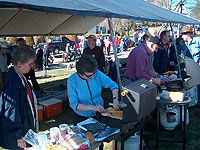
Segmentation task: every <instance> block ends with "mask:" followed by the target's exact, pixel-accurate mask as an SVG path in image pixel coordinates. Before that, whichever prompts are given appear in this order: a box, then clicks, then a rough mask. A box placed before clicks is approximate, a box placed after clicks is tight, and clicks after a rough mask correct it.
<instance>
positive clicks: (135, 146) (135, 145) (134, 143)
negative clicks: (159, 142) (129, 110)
mask: <svg viewBox="0 0 200 150" xmlns="http://www.w3.org/2000/svg"><path fill="white" fill-rule="evenodd" d="M139 149H140V136H139V135H134V136H131V137H130V138H129V139H128V140H126V141H125V143H124V150H139Z"/></svg>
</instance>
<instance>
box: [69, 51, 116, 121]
mask: <svg viewBox="0 0 200 150" xmlns="http://www.w3.org/2000/svg"><path fill="white" fill-rule="evenodd" d="M97 67H98V65H97V62H96V60H95V59H94V58H93V57H92V56H90V55H87V54H85V55H83V56H82V57H81V58H80V60H79V61H78V62H77V63H76V70H77V72H76V73H74V74H73V75H71V76H70V77H69V79H68V81H67V87H68V97H69V102H70V107H71V108H72V109H73V110H74V112H75V113H74V121H75V124H77V123H78V122H81V121H83V120H86V119H87V118H88V117H95V116H96V114H97V112H99V113H102V112H104V111H105V109H104V101H103V98H102V97H101V91H102V87H104V88H110V89H111V91H112V94H113V107H114V109H119V101H118V86H117V84H116V83H115V82H114V81H112V80H111V79H110V78H109V77H108V76H106V75H105V74H104V73H102V72H101V71H99V70H98V69H97Z"/></svg>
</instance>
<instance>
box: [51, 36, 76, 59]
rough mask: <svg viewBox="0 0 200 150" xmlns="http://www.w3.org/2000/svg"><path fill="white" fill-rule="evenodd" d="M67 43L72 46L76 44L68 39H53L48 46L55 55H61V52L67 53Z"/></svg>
mask: <svg viewBox="0 0 200 150" xmlns="http://www.w3.org/2000/svg"><path fill="white" fill-rule="evenodd" d="M67 43H70V45H74V44H75V42H74V41H71V40H70V39H68V38H67V37H53V39H52V40H51V42H50V43H49V44H48V48H49V50H50V52H52V53H53V54H54V55H57V54H61V51H65V47H66V44H67Z"/></svg>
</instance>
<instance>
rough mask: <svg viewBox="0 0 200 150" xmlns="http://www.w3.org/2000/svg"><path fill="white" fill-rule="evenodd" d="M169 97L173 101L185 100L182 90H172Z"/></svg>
mask: <svg viewBox="0 0 200 150" xmlns="http://www.w3.org/2000/svg"><path fill="white" fill-rule="evenodd" d="M169 97H170V99H171V100H172V101H174V102H177V101H179V102H180V101H183V99H184V94H183V93H182V92H170V93H169Z"/></svg>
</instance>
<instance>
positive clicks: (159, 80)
mask: <svg viewBox="0 0 200 150" xmlns="http://www.w3.org/2000/svg"><path fill="white" fill-rule="evenodd" d="M152 81H153V83H155V84H157V85H161V84H164V81H163V80H161V79H159V78H152Z"/></svg>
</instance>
